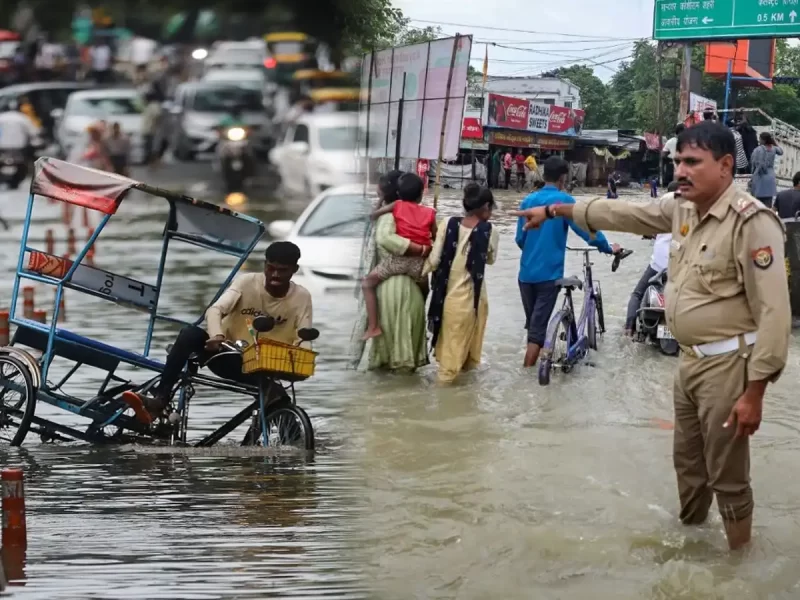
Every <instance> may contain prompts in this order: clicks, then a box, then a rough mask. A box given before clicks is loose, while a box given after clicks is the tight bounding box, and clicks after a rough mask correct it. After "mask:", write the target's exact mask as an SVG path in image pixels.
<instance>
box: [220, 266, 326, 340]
mask: <svg viewBox="0 0 800 600" xmlns="http://www.w3.org/2000/svg"><path fill="white" fill-rule="evenodd" d="M265 283H266V277H265V276H264V273H243V274H240V275H238V276H237V277H236V278H235V279H234V280H233V283H232V284H231V286H230V287H229V288H228V289H227V290H225V293H223V294H222V296H220V297H219V300H217V301H216V302H215V303H214V304H212V305H211V306H210V307H209V308H208V310H207V311H206V327H207V330H208V335H209V337H212V338H213V337H214V336H216V335H224V336H225V338H226V339H229V340H245V341H248V342H250V343H252V342H253V337H252V335H251V333H250V331H249V325H250V324H251V323H252V321H253V319H254V318H256V317H258V316H260V315H264V316H270V317H272V318H274V319H275V328H274V329H273V330H272V331H270V332H268V333H262V334H261V335H260V336H259V337H262V338H269V339H272V340H276V341H278V342H283V343H284V344H297V343H298V342H299V341H300V340H299V338H298V337H297V330H298V329H302V328H303V327H311V316H312V315H311V294H310V293H309V292H308V290H307V289H306V288H304V287H303V286H301V285H297V284H296V283H291V284H290V285H289V292H288V293H287V294H286V296H284V297H283V298H274V297H273V296H271V295H270V294H269V292H267V290H266V289H265V288H264V285H265Z"/></svg>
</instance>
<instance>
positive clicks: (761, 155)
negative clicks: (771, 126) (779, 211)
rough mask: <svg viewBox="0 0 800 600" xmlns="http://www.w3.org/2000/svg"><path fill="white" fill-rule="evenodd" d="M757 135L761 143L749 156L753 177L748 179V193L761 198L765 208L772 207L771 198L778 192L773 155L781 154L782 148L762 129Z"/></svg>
mask: <svg viewBox="0 0 800 600" xmlns="http://www.w3.org/2000/svg"><path fill="white" fill-rule="evenodd" d="M758 137H759V141H760V142H761V144H760V145H759V146H758V148H756V149H755V150H753V156H752V157H751V163H752V171H753V178H752V179H751V180H750V188H751V191H750V193H751V194H753V196H755V197H756V198H758V199H759V200H761V202H763V203H764V205H765V206H766V207H767V208H772V199H773V198H774V197H775V194H777V193H778V182H777V180H776V178H775V157H776V156H783V150H782V149H781V147H780V146H778V145H776V144H775V140H774V139H773V138H772V134H771V133H768V132H766V131H762V132H761V135H759V136H758Z"/></svg>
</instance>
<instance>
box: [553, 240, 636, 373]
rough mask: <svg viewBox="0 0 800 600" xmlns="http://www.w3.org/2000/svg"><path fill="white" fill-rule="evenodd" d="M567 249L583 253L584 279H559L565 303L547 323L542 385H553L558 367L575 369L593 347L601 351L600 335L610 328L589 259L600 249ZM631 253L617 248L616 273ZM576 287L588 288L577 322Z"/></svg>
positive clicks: (567, 371)
mask: <svg viewBox="0 0 800 600" xmlns="http://www.w3.org/2000/svg"><path fill="white" fill-rule="evenodd" d="M567 250H569V251H571V252H583V281H581V280H580V279H578V278H577V277H565V278H563V279H559V280H558V281H556V285H558V286H559V287H561V288H563V289H564V302H563V303H562V305H561V309H560V310H558V312H556V314H555V315H553V317H552V318H551V319H550V324H549V325H548V326H547V335H546V337H545V341H544V347H543V348H542V356H541V362H540V363H539V385H549V384H550V373H551V372H552V371H553V370H555V369H561V371H562V373H569V372H570V371H572V369H573V368H574V367H575V365H576V364H578V363H579V362H580V361H581V360H583V359H584V358H585V357H586V355H587V354H588V353H589V350H597V341H598V336H602V335H603V334H604V333H605V331H606V324H605V315H604V314H603V294H602V291H601V289H600V283H599V282H597V281H594V279H593V278H592V265H593V264H594V263H592V262H591V261H590V260H589V253H590V252H594V251H597V248H589V247H587V248H572V247H570V246H567ZM631 254H633V250H624V249H620V250H619V251H617V252H616V253H615V254H614V261H613V262H612V264H611V271H612V272H616V270H617V269H618V268H619V265H620V263H621V262H622V261H623V260H624V259H625V258H627V257H628V256H630V255H631ZM576 288H577V289H579V290H586V291H585V293H584V295H583V305H582V307H581V314H580V317H579V318H578V319H577V321H576V319H575V305H574V303H573V301H572V292H573V291H574V290H575V289H576ZM562 343H563V345H562Z"/></svg>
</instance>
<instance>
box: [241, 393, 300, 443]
mask: <svg viewBox="0 0 800 600" xmlns="http://www.w3.org/2000/svg"><path fill="white" fill-rule="evenodd" d="M266 421H267V444H268V447H270V448H283V447H289V448H299V449H301V450H313V449H314V427H313V426H312V425H311V419H309V418H308V414H306V411H304V410H303V409H302V408H300V407H299V406H295V405H294V404H292V403H291V402H290V401H289V400H288V399H286V400H280V401H278V402H276V403H274V404H273V405H272V406H269V407H267V417H266ZM242 445H243V446H263V445H264V438H263V436H262V435H261V419H260V418H257V423H256V425H255V426H251V427H250V429H249V430H248V431H247V434H246V435H245V438H244V441H243V442H242Z"/></svg>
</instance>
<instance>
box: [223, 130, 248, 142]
mask: <svg viewBox="0 0 800 600" xmlns="http://www.w3.org/2000/svg"><path fill="white" fill-rule="evenodd" d="M225 137H227V138H228V139H229V140H230V141H232V142H241V141H242V140H243V139H244V138H246V137H247V132H246V131H245V130H244V129H242V128H241V127H231V128H230V129H228V131H226V132H225Z"/></svg>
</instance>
